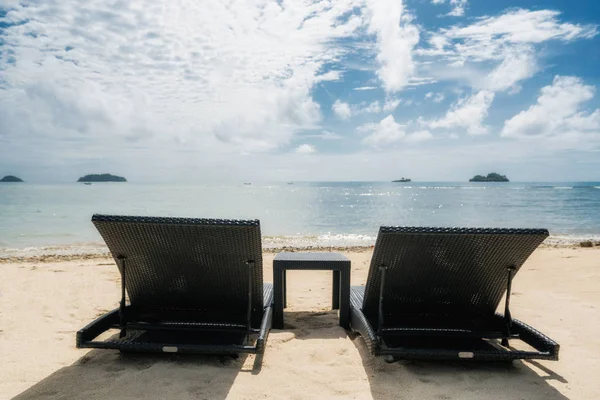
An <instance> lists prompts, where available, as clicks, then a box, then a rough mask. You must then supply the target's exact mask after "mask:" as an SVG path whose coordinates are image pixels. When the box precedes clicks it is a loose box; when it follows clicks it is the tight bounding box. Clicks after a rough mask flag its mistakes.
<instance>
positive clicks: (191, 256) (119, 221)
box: [92, 215, 263, 326]
mask: <svg viewBox="0 0 600 400" xmlns="http://www.w3.org/2000/svg"><path fill="white" fill-rule="evenodd" d="M92 221H93V223H94V225H95V226H96V228H97V229H98V231H99V232H100V234H101V235H102V238H103V239H104V241H105V242H106V244H107V246H108V248H109V249H110V252H111V254H112V256H113V257H114V258H115V261H116V262H117V264H118V265H119V262H118V260H117V259H118V258H119V257H125V270H126V273H125V276H126V288H127V292H128V295H129V299H130V302H131V306H132V309H134V310H137V311H138V312H139V313H140V314H144V313H145V314H147V313H148V312H157V311H160V310H165V311H167V312H168V313H169V314H170V315H173V313H172V312H173V311H177V314H180V315H182V316H183V315H184V314H185V313H186V312H189V313H188V314H189V315H191V316H193V319H203V320H205V321H207V322H209V321H210V320H212V319H214V320H222V316H223V315H227V316H228V317H227V321H228V322H231V323H235V322H239V323H240V324H245V319H246V310H247V305H248V279H249V271H248V270H249V268H250V267H249V265H248V262H249V261H251V262H253V264H254V266H253V267H252V268H251V275H252V282H253V297H252V309H253V318H252V320H253V326H257V325H258V324H260V320H261V317H262V312H263V279H262V277H263V271H262V248H261V234H260V224H259V222H258V221H256V220H254V221H237V220H216V219H191V218H154V217H128V216H109V215H94V216H93V217H92ZM119 269H121V267H120V266H119ZM203 314H204V317H201V316H202V315H203Z"/></svg>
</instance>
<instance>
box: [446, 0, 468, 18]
mask: <svg viewBox="0 0 600 400" xmlns="http://www.w3.org/2000/svg"><path fill="white" fill-rule="evenodd" d="M450 4H451V5H452V10H451V11H450V12H449V13H448V15H449V16H452V17H462V16H463V15H465V8H466V6H467V0H450Z"/></svg>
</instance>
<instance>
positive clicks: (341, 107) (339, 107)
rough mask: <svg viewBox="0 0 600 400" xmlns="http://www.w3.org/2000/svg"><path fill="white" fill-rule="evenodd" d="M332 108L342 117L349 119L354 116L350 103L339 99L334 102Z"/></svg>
mask: <svg viewBox="0 0 600 400" xmlns="http://www.w3.org/2000/svg"><path fill="white" fill-rule="evenodd" d="M331 109H332V110H333V112H334V113H335V115H337V116H338V117H339V118H341V119H348V118H350V117H351V116H352V110H351V109H350V105H349V104H348V103H346V102H343V101H341V100H339V99H338V100H336V101H335V102H334V103H333V105H332V106H331Z"/></svg>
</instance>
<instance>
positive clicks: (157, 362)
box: [14, 350, 262, 400]
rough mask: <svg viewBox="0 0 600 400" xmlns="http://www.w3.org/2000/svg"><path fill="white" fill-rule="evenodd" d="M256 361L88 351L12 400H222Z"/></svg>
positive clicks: (253, 368)
mask: <svg viewBox="0 0 600 400" xmlns="http://www.w3.org/2000/svg"><path fill="white" fill-rule="evenodd" d="M261 362H262V357H258V356H254V355H240V356H239V357H238V358H237V359H235V358H233V357H219V356H197V355H166V354H143V353H130V354H121V353H119V352H118V351H114V350H92V351H90V352H88V353H87V354H86V355H85V356H83V357H81V358H80V359H79V360H78V361H77V362H75V363H74V364H73V365H71V366H68V367H64V368H62V369H60V370H58V371H56V372H55V373H53V374H52V375H50V376H48V377H47V378H45V379H43V380H42V381H40V382H38V383H36V384H35V385H34V386H32V387H30V388H29V389H27V390H26V391H24V392H23V393H21V394H19V395H18V396H16V397H14V399H18V400H25V399H115V400H118V399H135V398H146V399H148V398H154V399H170V398H172V399H211V400H212V399H215V400H219V399H225V398H226V397H227V394H228V393H229V391H230V389H231V386H232V385H233V382H234V380H235V379H236V377H237V376H238V374H241V373H251V374H257V373H258V372H259V371H260V366H261ZM149 387H151V388H152V389H151V391H150V390H149V389H148V388H149ZM149 393H150V394H151V395H150V396H149V395H148V394H149Z"/></svg>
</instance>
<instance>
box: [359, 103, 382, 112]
mask: <svg viewBox="0 0 600 400" xmlns="http://www.w3.org/2000/svg"><path fill="white" fill-rule="evenodd" d="M362 111H363V112H366V113H380V112H381V105H380V104H379V102H378V101H374V102H372V103H371V104H369V105H368V106H367V107H365V108H364V109H363V110H362Z"/></svg>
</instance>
